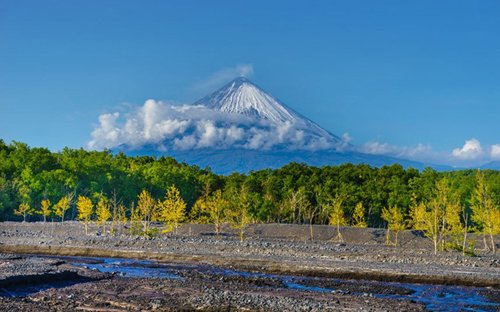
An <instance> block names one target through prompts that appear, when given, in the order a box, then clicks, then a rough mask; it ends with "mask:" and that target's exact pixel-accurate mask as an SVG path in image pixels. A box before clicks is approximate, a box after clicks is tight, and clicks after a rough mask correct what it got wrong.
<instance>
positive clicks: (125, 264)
mask: <svg viewBox="0 0 500 312" xmlns="http://www.w3.org/2000/svg"><path fill="white" fill-rule="evenodd" d="M92 260H100V261H91V262H85V259H78V261H74V262H72V261H69V263H70V264H72V265H74V266H79V267H85V268H88V269H91V270H97V271H99V272H103V273H113V274H116V275H118V276H122V277H130V278H170V279H177V278H181V277H180V276H178V275H176V274H174V273H172V272H171V271H170V270H169V269H168V268H167V267H165V266H162V265H160V264H158V263H156V262H153V261H148V260H134V259H119V258H102V259H97V258H92Z"/></svg>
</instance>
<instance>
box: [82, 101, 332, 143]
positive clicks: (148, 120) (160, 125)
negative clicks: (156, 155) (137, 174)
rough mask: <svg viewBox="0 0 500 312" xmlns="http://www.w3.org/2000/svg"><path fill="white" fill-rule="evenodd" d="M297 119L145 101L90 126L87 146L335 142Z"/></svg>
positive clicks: (110, 114) (107, 116)
mask: <svg viewBox="0 0 500 312" xmlns="http://www.w3.org/2000/svg"><path fill="white" fill-rule="evenodd" d="M304 128H305V127H303V125H301V124H300V123H290V122H284V123H281V124H276V123H270V122H266V121H263V120H255V119H252V118H250V117H246V116H241V115H236V114H229V113H223V112H220V111H215V110H212V109H208V108H206V107H204V106H201V105H173V104H169V103H166V102H161V101H155V100H147V101H146V102H145V103H144V105H142V106H140V107H136V108H133V109H132V110H131V111H129V112H125V113H119V112H114V113H106V114H102V115H100V116H99V124H98V125H97V126H96V127H95V128H94V130H93V131H92V134H91V136H92V139H91V140H90V141H89V142H88V144H87V147H88V148H89V149H104V148H108V149H113V148H117V147H123V146H126V147H127V148H128V149H132V150H133V149H140V148H141V147H144V146H154V147H156V148H158V149H159V150H163V151H166V150H170V149H173V150H188V149H198V148H216V149H222V148H229V147H236V148H246V149H256V150H257V149H263V150H265V149H270V148H273V147H276V146H286V147H287V148H290V149H304V150H311V151H314V150H318V149H328V148H334V147H336V146H335V144H333V143H332V142H329V141H328V140H326V139H325V138H323V137H318V136H312V135H309V134H308V133H307V131H305V130H304Z"/></svg>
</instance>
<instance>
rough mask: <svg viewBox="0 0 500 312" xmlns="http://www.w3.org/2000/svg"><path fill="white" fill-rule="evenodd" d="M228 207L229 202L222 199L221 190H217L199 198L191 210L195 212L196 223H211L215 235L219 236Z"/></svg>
mask: <svg viewBox="0 0 500 312" xmlns="http://www.w3.org/2000/svg"><path fill="white" fill-rule="evenodd" d="M228 205H229V202H228V201H227V200H226V199H225V198H224V197H222V192H221V190H217V191H215V192H214V193H213V194H212V195H210V196H208V197H205V196H202V197H200V198H199V199H198V200H197V201H196V203H195V204H194V207H193V209H194V210H195V211H196V212H197V216H198V220H197V221H199V222H203V223H205V222H208V223H212V224H213V225H214V227H215V234H217V235H219V233H220V230H221V225H222V224H223V222H224V216H225V211H226V209H227V207H228Z"/></svg>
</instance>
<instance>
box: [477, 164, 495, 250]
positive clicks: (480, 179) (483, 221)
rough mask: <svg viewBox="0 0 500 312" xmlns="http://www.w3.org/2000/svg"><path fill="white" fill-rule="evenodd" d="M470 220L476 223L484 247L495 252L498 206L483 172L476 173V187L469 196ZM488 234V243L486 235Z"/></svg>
mask: <svg viewBox="0 0 500 312" xmlns="http://www.w3.org/2000/svg"><path fill="white" fill-rule="evenodd" d="M471 208H472V221H474V222H475V223H476V225H477V226H476V229H477V231H478V232H479V233H480V234H482V236H483V241H484V247H485V249H490V250H491V251H492V252H493V253H495V251H496V248H495V245H496V244H495V235H498V234H500V207H498V206H495V204H494V202H493V198H492V194H491V191H490V189H489V187H488V185H487V183H486V181H485V178H484V175H483V173H482V172H481V171H480V170H478V171H477V173H476V187H475V189H474V192H473V193H472V198H471ZM487 236H489V239H490V244H488V243H487V240H486V237H487Z"/></svg>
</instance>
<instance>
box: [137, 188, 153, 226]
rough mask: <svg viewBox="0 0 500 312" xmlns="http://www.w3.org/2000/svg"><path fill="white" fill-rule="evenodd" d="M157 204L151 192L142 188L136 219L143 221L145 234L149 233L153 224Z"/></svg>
mask: <svg viewBox="0 0 500 312" xmlns="http://www.w3.org/2000/svg"><path fill="white" fill-rule="evenodd" d="M155 206H156V202H155V200H154V198H153V197H152V196H151V194H150V193H149V192H148V191H146V190H142V192H141V193H140V194H139V198H138V200H137V207H136V211H135V214H136V219H138V220H140V221H141V222H142V231H143V233H144V234H149V227H150V226H151V222H152V221H155V220H154V209H155Z"/></svg>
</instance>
